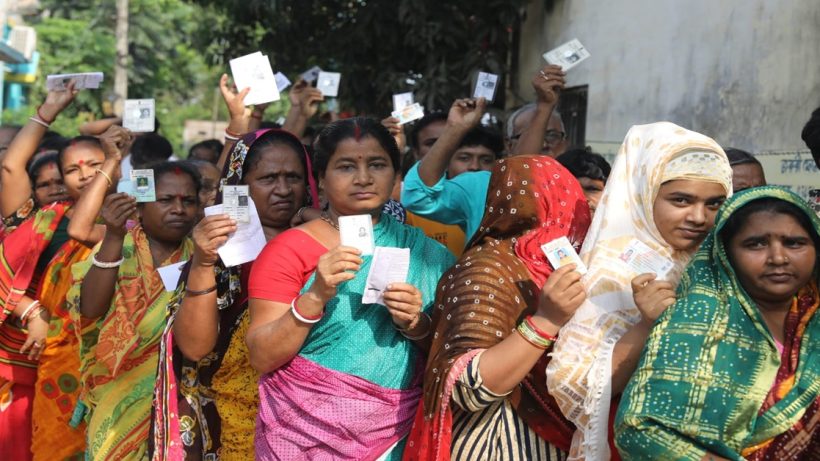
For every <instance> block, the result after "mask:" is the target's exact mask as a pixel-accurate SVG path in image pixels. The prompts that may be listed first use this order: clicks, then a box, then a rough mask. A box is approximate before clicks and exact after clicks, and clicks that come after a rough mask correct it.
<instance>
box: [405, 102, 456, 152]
mask: <svg viewBox="0 0 820 461" xmlns="http://www.w3.org/2000/svg"><path fill="white" fill-rule="evenodd" d="M446 121H447V113H445V112H441V111H436V112H430V113H428V114H425V115H424V117H422V118H420V119H419V121H418V122H416V124H415V125H413V131H411V132H410V139H409V140H408V141H409V144H410V147H412V148H414V149H418V148H419V133H421V130H423V129H425V128H427V126H428V125H431V124H433V123H436V122H446Z"/></svg>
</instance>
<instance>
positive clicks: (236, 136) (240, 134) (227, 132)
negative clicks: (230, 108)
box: [225, 128, 242, 138]
mask: <svg viewBox="0 0 820 461" xmlns="http://www.w3.org/2000/svg"><path fill="white" fill-rule="evenodd" d="M225 134H227V135H228V136H233V137H235V138H239V137H242V133H236V132H233V131H231V130H229V129H227V128H225Z"/></svg>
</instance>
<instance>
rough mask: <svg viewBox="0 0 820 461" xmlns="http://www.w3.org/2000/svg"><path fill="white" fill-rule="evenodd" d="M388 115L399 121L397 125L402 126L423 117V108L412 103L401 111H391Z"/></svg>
mask: <svg viewBox="0 0 820 461" xmlns="http://www.w3.org/2000/svg"><path fill="white" fill-rule="evenodd" d="M390 115H391V116H393V117H395V118H397V119H399V125H404V124H405V123H409V122H412V121H413V120H418V119H420V118H422V117H424V108H423V107H421V105H420V104H419V103H414V104H410V105H409V106H407V107H405V108H404V109H402V110H397V111H393V113H392V114H390Z"/></svg>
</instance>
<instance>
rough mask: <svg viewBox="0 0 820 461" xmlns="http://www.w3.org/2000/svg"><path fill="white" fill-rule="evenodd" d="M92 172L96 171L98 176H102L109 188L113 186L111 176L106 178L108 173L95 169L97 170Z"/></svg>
mask: <svg viewBox="0 0 820 461" xmlns="http://www.w3.org/2000/svg"><path fill="white" fill-rule="evenodd" d="M94 171H96V172H97V173H99V174H101V175H103V177H104V178H105V180H106V181H108V187H111V186H113V185H114V182H113V181H111V176H108V173H106V172H105V171H103V170H101V169H99V168H97V169H96V170H94Z"/></svg>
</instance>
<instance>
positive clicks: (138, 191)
mask: <svg viewBox="0 0 820 461" xmlns="http://www.w3.org/2000/svg"><path fill="white" fill-rule="evenodd" d="M131 195H133V196H134V198H136V199H137V202H156V201H157V191H156V186H155V183H154V170H131Z"/></svg>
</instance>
